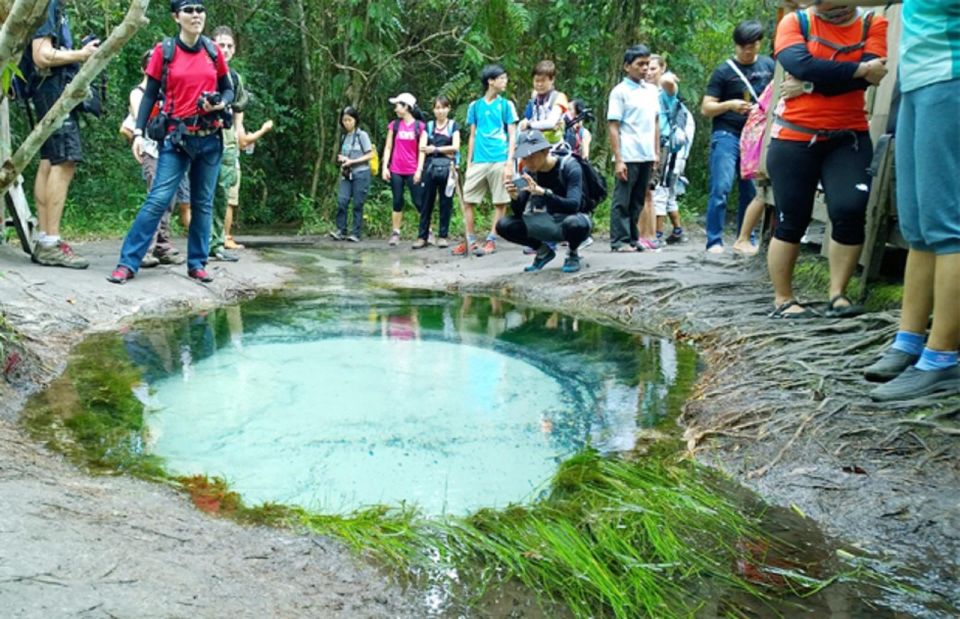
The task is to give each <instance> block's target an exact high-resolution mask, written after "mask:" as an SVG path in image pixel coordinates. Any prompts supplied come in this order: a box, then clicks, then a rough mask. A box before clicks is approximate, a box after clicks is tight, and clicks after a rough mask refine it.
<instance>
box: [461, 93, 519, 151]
mask: <svg viewBox="0 0 960 619" xmlns="http://www.w3.org/2000/svg"><path fill="white" fill-rule="evenodd" d="M517 120H518V119H517V111H516V110H515V109H513V104H512V103H510V102H509V101H507V100H506V99H504V98H503V97H501V96H500V95H497V98H496V99H494V100H493V101H490V102H488V101H487V99H486V97H481V98H479V99H477V100H476V101H474V102H473V103H471V104H470V107H469V109H467V125H468V126H474V127H476V128H477V132H476V138H475V139H474V142H473V162H472V163H500V162H501V161H506V160H507V155H508V154H509V152H508V151H509V150H510V136H509V135H508V134H507V125H512V124H514V123H516V122H517Z"/></svg>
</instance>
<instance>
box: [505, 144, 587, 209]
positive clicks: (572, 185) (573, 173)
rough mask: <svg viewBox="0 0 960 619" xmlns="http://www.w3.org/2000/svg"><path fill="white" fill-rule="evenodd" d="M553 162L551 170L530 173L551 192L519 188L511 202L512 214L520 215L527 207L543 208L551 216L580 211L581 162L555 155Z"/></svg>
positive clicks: (581, 195) (581, 187)
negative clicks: (532, 192)
mask: <svg viewBox="0 0 960 619" xmlns="http://www.w3.org/2000/svg"><path fill="white" fill-rule="evenodd" d="M556 161H557V163H556V165H554V166H553V168H552V169H550V170H547V171H545V172H534V173H531V174H530V176H531V177H532V178H533V180H534V181H535V182H536V183H537V184H538V185H540V186H541V187H543V188H544V189H549V190H550V191H551V192H552V195H549V194H544V195H542V196H534V195H531V194H530V192H529V191H521V192H520V193H519V195H518V196H517V199H516V200H513V201H511V203H510V206H511V208H512V210H513V212H514V213H515V214H517V215H520V214H522V213H523V211H524V210H526V208H527V207H528V206H529V207H530V208H532V209H536V210H546V211H547V212H548V213H550V214H551V215H557V214H560V215H574V214H576V213H578V212H579V211H580V202H581V200H582V198H583V171H582V170H581V169H580V164H579V163H577V162H576V161H575V160H573V159H572V158H570V157H561V158H557V160H556Z"/></svg>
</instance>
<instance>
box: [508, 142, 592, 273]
mask: <svg viewBox="0 0 960 619" xmlns="http://www.w3.org/2000/svg"><path fill="white" fill-rule="evenodd" d="M550 148H551V144H550V142H548V141H547V139H546V138H545V137H544V135H543V133H541V132H540V131H537V130H536V129H531V130H529V131H524V132H522V133H521V134H520V136H519V138H518V139H517V149H516V157H517V159H519V160H521V161H522V163H523V167H522V169H523V174H521V175H518V176H514V177H513V178H512V179H510V180H508V181H506V182H505V183H504V187H505V188H506V190H507V193H508V194H509V195H510V200H511V202H510V207H511V210H512V211H513V214H512V215H507V216H505V217H503V218H501V219H500V221H498V222H497V234H499V235H500V236H502V237H503V238H505V239H506V240H508V241H510V242H511V243H517V244H518V245H522V246H524V247H530V248H533V249H534V250H536V252H537V254H536V256H535V257H534V259H533V264H531V265H530V266H528V267H526V268H525V269H524V271H527V272H528V273H529V272H532V271H539V270H540V269H542V268H543V267H545V266H546V265H547V263H549V262H550V261H551V260H553V259H554V258H556V256H557V254H556V252H555V251H554V250H553V249H552V248H551V247H550V245H549V243H560V242H562V241H566V242H567V244H568V245H569V248H570V249H569V253H568V254H567V259H566V260H565V261H564V263H563V271H564V272H565V273H576V272H577V271H579V270H580V254H579V253H578V252H577V249H578V248H579V247H580V245H581V244H582V243H583V242H584V241H585V240H586V239H587V237H589V236H590V229H591V227H592V222H591V221H590V217H589V216H588V215H586V214H585V213H581V212H580V205H581V202H582V201H583V200H582V199H583V170H582V169H581V167H580V164H579V163H578V162H577V161H576V159H574V158H573V157H557V156H556V155H554V154H553V153H552V152H551V151H550Z"/></svg>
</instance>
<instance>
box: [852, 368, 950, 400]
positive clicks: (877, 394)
mask: <svg viewBox="0 0 960 619" xmlns="http://www.w3.org/2000/svg"><path fill="white" fill-rule="evenodd" d="M934 393H941V394H944V395H952V394H955V393H960V366H956V365H955V366H953V367H949V368H944V369H942V370H929V371H924V370H918V369H917V368H916V366H910V367H908V368H907V369H905V370H904V371H903V373H902V374H900V375H899V376H897V377H896V378H894V379H893V380H891V381H890V382H889V383H884V384H883V385H880V386H879V387H877V388H876V389H874V390H873V391H871V392H870V398H871V399H872V400H873V401H874V402H890V401H893V400H896V401H905V400H913V399H915V398H919V397H922V396H925V395H930V394H934Z"/></svg>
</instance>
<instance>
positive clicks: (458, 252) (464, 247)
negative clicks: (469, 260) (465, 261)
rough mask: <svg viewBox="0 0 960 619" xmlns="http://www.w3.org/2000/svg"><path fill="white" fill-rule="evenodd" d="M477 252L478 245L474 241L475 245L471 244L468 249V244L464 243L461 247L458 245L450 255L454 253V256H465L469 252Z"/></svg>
mask: <svg viewBox="0 0 960 619" xmlns="http://www.w3.org/2000/svg"><path fill="white" fill-rule="evenodd" d="M477 250H478V245H477V242H476V241H474V242H473V243H470V247H469V248H468V247H467V242H466V241H464V242H462V243H460V244H459V245H457V246H456V247H454V248H453V251H451V252H450V253H452V254H453V255H454V256H465V255H466V254H467V252H468V251H470V252H475V251H477Z"/></svg>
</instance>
